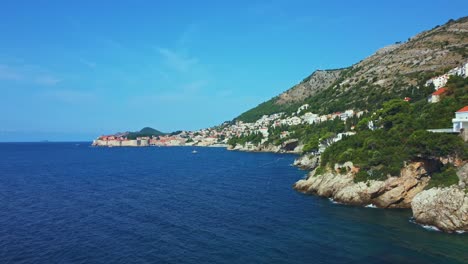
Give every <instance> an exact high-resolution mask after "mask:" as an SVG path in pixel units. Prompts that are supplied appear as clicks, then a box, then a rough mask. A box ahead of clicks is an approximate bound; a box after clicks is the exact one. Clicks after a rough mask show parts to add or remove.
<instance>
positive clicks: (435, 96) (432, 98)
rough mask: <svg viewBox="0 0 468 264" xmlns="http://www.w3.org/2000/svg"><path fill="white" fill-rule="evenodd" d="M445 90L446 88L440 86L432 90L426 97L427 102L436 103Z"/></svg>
mask: <svg viewBox="0 0 468 264" xmlns="http://www.w3.org/2000/svg"><path fill="white" fill-rule="evenodd" d="M446 92H447V88H445V87H442V88H440V89H438V90H437V91H435V92H433V93H432V94H431V95H430V96H429V97H428V98H427V102H429V103H437V102H439V101H440V98H441V96H442V95H443V94H444V93H446Z"/></svg>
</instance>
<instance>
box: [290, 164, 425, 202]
mask: <svg viewBox="0 0 468 264" xmlns="http://www.w3.org/2000/svg"><path fill="white" fill-rule="evenodd" d="M342 167H344V168H346V169H347V171H349V172H348V173H346V174H340V173H338V172H336V171H329V172H326V173H324V174H322V175H317V176H316V175H314V172H312V173H310V175H309V177H308V178H307V179H305V180H299V181H298V182H297V183H296V184H295V185H294V188H295V189H296V190H298V191H300V192H304V193H312V194H317V195H319V196H323V197H329V198H332V199H333V200H335V201H338V202H341V203H345V204H351V205H370V204H373V205H375V206H378V207H381V208H410V207H411V201H412V199H413V197H414V196H415V195H416V194H418V193H419V192H421V191H422V190H423V189H424V187H425V186H426V185H427V183H428V182H429V178H428V177H427V172H428V171H427V170H428V168H427V165H426V164H425V163H424V162H414V163H411V164H409V165H408V166H406V167H405V168H403V169H402V170H401V176H400V177H390V178H388V179H387V180H385V181H368V182H358V183H356V182H354V175H355V171H356V170H357V168H355V167H353V165H352V164H351V163H348V164H344V165H343V166H342Z"/></svg>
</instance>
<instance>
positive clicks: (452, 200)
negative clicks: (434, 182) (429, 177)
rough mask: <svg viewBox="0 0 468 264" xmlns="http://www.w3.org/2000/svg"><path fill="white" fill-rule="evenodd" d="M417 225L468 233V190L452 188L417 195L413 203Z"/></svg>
mask: <svg viewBox="0 0 468 264" xmlns="http://www.w3.org/2000/svg"><path fill="white" fill-rule="evenodd" d="M411 208H412V210H413V216H414V218H415V220H416V222H417V223H420V224H424V225H431V226H435V227H437V228H439V229H441V230H443V231H446V232H453V231H468V193H467V190H465V189H462V188H459V187H456V186H452V187H448V188H432V189H429V190H426V191H423V192H420V193H419V194H417V195H416V196H415V197H414V199H413V201H412V202H411Z"/></svg>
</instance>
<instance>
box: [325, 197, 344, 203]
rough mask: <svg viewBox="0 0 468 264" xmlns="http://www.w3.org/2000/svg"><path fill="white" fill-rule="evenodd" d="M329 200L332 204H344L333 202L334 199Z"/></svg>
mask: <svg viewBox="0 0 468 264" xmlns="http://www.w3.org/2000/svg"><path fill="white" fill-rule="evenodd" d="M328 200H329V201H330V202H331V203H332V204H342V203H340V202H337V201H335V200H333V198H328Z"/></svg>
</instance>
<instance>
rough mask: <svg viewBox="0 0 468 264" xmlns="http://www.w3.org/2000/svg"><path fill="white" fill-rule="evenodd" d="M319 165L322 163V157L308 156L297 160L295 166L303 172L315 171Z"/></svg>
mask: <svg viewBox="0 0 468 264" xmlns="http://www.w3.org/2000/svg"><path fill="white" fill-rule="evenodd" d="M319 163H320V156H314V155H311V154H306V155H302V156H300V157H299V158H297V159H295V160H294V163H293V165H294V166H297V167H299V168H301V169H303V170H313V169H315V168H316V167H317V166H318V165H319Z"/></svg>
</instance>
